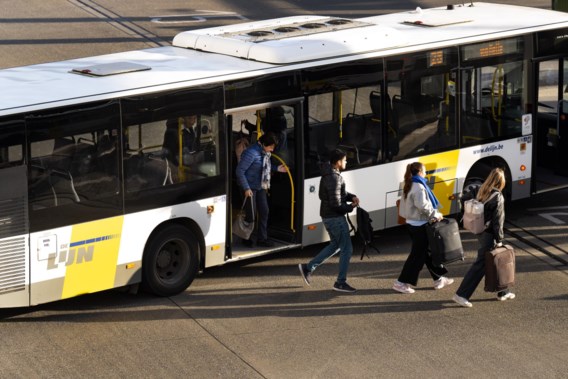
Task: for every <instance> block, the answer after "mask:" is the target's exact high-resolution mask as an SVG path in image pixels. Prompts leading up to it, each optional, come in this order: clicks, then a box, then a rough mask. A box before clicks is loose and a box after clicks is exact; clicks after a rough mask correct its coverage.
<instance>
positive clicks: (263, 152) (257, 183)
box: [235, 132, 286, 247]
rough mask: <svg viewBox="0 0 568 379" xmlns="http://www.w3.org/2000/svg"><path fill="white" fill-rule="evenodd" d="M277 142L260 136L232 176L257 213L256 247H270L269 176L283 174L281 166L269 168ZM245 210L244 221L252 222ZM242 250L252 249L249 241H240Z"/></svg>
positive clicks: (244, 154) (268, 136)
mask: <svg viewBox="0 0 568 379" xmlns="http://www.w3.org/2000/svg"><path fill="white" fill-rule="evenodd" d="M277 143H278V140H277V139H276V137H275V136H274V134H272V133H270V132H268V133H266V134H263V135H262V136H261V137H260V138H259V139H258V141H257V142H256V143H254V144H252V145H250V146H249V147H248V148H247V149H246V150H245V151H243V153H242V155H241V159H240V160H239V163H238V164H237V168H236V170H235V174H236V177H237V182H238V183H239V186H240V187H241V189H242V191H243V194H244V196H245V197H247V198H250V199H251V200H252V201H254V204H255V205H256V209H257V211H258V224H257V225H258V227H257V241H256V244H257V246H263V247H272V246H274V244H273V242H272V241H270V240H269V239H268V196H267V191H268V189H269V188H270V175H271V173H272V171H278V172H286V169H285V168H284V166H283V165H279V166H278V167H276V168H274V167H272V164H271V163H270V155H271V153H272V151H274V148H275V147H276V144H277ZM245 208H246V209H247V215H246V221H248V222H252V220H253V219H254V217H253V215H252V214H250V207H245ZM243 243H244V244H245V246H248V247H252V246H253V241H252V239H248V240H245V241H243Z"/></svg>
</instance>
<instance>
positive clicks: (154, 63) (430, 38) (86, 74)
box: [0, 3, 568, 115]
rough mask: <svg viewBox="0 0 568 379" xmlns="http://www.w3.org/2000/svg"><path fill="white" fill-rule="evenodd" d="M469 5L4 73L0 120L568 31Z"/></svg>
mask: <svg viewBox="0 0 568 379" xmlns="http://www.w3.org/2000/svg"><path fill="white" fill-rule="evenodd" d="M469 4H470V3H463V4H462V3H460V4H459V5H455V6H454V7H453V9H448V8H447V7H440V8H431V9H424V10H422V9H419V8H417V9H416V10H412V11H408V12H400V13H393V14H387V15H381V16H374V17H366V18H360V19H357V20H347V19H338V18H330V17H323V16H295V17H285V18H280V19H273V20H266V21H258V22H249V23H243V24H235V25H230V26H224V27H219V28H207V29H201V30H195V31H190V32H183V33H180V34H179V35H178V36H176V37H175V38H174V41H173V43H174V46H172V47H158V48H153V49H146V50H139V51H130V52H123V53H117V54H109V55H101V56H95V57H88V58H81V59H74V60H67V61H60V62H53V63H46V64H38V65H32V66H25V67H16V68H10V69H5V70H0V88H2V91H0V115H7V114H12V113H21V112H25V111H32V110H37V109H43V108H51V107H57V106H62V105H67V104H74V103H81V102H87V101H96V100H103V99H108V98H114V97H117V96H132V95H135V94H140V93H145V92H157V91H161V90H166V89H176V88H182V87H187V86H188V85H190V84H191V85H200V84H207V83H212V82H219V81H225V80H233V79H238V78H244V77H250V76H253V75H257V74H265V73H268V72H273V71H281V70H287V69H289V68H290V67H289V66H290V65H294V66H296V67H305V66H310V65H314V64H322V61H323V60H325V63H332V62H340V61H345V60H352V59H358V58H362V57H371V56H385V55H393V54H398V53H404V52H405V51H411V50H416V46H420V49H428V48H435V47H442V46H448V45H453V44H457V43H468V42H475V41H481V40H488V39H496V38H502V37H507V36H512V35H517V34H523V33H529V32H533V31H538V30H547V29H552V28H557V27H568V14H565V13H561V12H555V11H550V10H543V9H537V8H528V7H521V6H511V5H503V4H489V3H474V6H469ZM341 20H343V21H341ZM307 24H321V25H320V26H319V27H313V28H312V27H307V26H306V25H307ZM314 62H317V63H314ZM92 74H96V75H94V76H93V75H92Z"/></svg>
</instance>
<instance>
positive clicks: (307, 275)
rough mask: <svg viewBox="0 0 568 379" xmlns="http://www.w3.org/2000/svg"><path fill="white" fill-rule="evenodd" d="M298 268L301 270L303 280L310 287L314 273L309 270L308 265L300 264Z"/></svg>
mask: <svg viewBox="0 0 568 379" xmlns="http://www.w3.org/2000/svg"><path fill="white" fill-rule="evenodd" d="M298 268H299V269H300V274H301V275H302V279H304V282H306V284H307V285H308V286H309V285H310V284H311V283H312V272H311V271H310V270H308V265H304V264H301V263H300V264H299V265H298Z"/></svg>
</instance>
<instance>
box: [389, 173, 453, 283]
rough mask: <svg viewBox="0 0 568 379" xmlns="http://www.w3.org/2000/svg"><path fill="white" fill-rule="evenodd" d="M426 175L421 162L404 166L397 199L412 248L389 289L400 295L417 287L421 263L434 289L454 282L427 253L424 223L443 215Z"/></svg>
mask: <svg viewBox="0 0 568 379" xmlns="http://www.w3.org/2000/svg"><path fill="white" fill-rule="evenodd" d="M425 175H426V168H425V167H424V165H423V164H422V163H420V162H414V163H411V164H409V165H408V166H406V172H405V174H404V188H403V191H402V197H401V199H400V215H401V216H402V217H404V218H405V219H406V225H407V227H408V232H409V234H410V239H411V240H412V247H411V249H410V254H409V255H408V258H407V259H406V262H405V263H404V266H403V268H402V272H401V273H400V275H399V277H398V280H396V281H395V282H394V285H393V287H392V288H393V290H395V291H398V292H401V293H414V292H415V291H414V288H412V286H416V285H417V284H418V276H419V275H420V271H421V270H422V268H423V267H424V264H426V267H427V268H428V271H430V275H431V276H432V279H433V280H434V288H435V289H442V288H444V287H445V286H447V285H449V284H452V283H453V282H454V280H453V279H450V278H446V277H445V276H444V275H445V274H446V273H447V272H448V271H447V270H446V269H445V267H443V266H435V265H434V264H433V263H432V257H431V256H430V254H429V253H428V235H427V233H426V224H428V222H429V221H432V220H436V221H439V220H441V219H442V218H443V216H442V214H441V213H440V212H438V210H437V209H436V208H437V207H438V205H439V202H438V199H436V196H434V194H433V193H432V190H430V187H429V186H428V182H427V181H426V178H425Z"/></svg>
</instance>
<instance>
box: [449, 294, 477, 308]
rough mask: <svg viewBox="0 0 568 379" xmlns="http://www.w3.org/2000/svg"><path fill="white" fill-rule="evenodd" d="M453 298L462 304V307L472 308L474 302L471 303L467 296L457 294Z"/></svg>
mask: <svg viewBox="0 0 568 379" xmlns="http://www.w3.org/2000/svg"><path fill="white" fill-rule="evenodd" d="M452 300H453V301H455V302H456V303H458V304H459V305H461V306H462V307H466V308H471V307H473V304H472V303H470V302H469V301H468V300H467V299H466V298H465V297H461V296H458V295H457V294H456V295H454V297H452Z"/></svg>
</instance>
